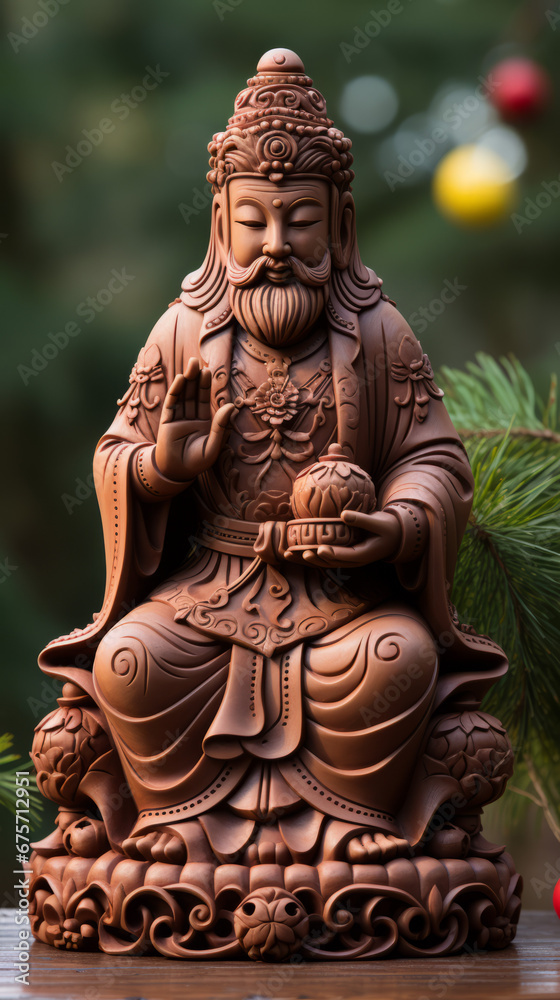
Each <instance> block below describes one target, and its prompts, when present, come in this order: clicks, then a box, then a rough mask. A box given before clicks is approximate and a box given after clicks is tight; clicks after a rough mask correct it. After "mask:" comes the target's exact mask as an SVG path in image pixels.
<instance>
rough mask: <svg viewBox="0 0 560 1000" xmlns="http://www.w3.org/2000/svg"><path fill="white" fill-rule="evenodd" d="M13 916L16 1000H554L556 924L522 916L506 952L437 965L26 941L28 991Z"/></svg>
mask: <svg viewBox="0 0 560 1000" xmlns="http://www.w3.org/2000/svg"><path fill="white" fill-rule="evenodd" d="M14 913H15V911H14V910H1V911H0V997H4V998H9V1000H18V998H20V997H26V998H28V1000H43V998H47V997H48V998H53V997H56V998H57V1000H207V998H216V1000H217V998H220V1000H221V998H222V997H223V998H225V1000H249V998H251V1000H264V998H267V1000H269V998H271V1000H284V998H285V1000H296V998H299V1000H307V998H313V1000H358V998H359V1000H362V998H366V997H367V998H369V1000H372V998H375V1000H392V998H399V1000H443V998H448V1000H485V998H486V997H488V998H490V997H492V998H497V1000H506V998H507V1000H514V998H516V997H527V998H530V1000H535V998H538V997H556V998H558V1000H560V921H559V920H558V919H557V917H556V916H555V914H554V913H550V912H548V913H540V912H538V913H537V912H535V911H528V912H526V913H523V914H522V917H521V922H520V926H519V931H518V935H517V938H516V941H515V944H514V945H512V946H511V947H510V948H507V949H506V950H505V951H497V952H496V951H495V952H486V953H481V954H479V955H474V956H473V955H471V954H466V953H463V954H460V955H457V956H455V957H454V958H440V959H395V960H393V959H386V960H384V961H374V962H340V963H338V964H335V963H330V962H329V963H314V962H311V963H304V964H298V965H289V964H288V965H265V964H260V963H259V964H257V963H253V962H215V963H213V964H211V963H209V962H179V961H173V960H171V959H164V958H160V957H158V958H155V957H154V958H128V959H126V958H125V959H122V958H121V959H113V958H111V957H110V956H109V955H102V954H100V953H99V952H95V953H84V952H67V951H65V952H60V951H57V950H56V949H55V948H50V947H48V946H47V945H44V944H38V943H37V942H36V941H34V942H33V944H32V946H31V949H30V968H31V971H30V975H29V986H28V987H26V986H20V985H19V984H17V983H14V975H15V974H16V973H15V971H14V969H13V961H14V956H15V954H16V952H15V951H14V945H15V944H16V942H17V940H18V937H17V933H18V927H16V924H15V922H14Z"/></svg>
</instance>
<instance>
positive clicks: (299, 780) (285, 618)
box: [40, 288, 507, 859]
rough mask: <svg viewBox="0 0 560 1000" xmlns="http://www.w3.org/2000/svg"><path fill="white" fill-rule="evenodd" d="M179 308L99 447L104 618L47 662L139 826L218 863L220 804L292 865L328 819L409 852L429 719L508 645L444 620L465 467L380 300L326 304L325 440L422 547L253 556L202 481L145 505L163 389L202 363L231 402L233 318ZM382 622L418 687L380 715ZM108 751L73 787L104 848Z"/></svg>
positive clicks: (437, 787) (400, 324)
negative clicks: (84, 715)
mask: <svg viewBox="0 0 560 1000" xmlns="http://www.w3.org/2000/svg"><path fill="white" fill-rule="evenodd" d="M185 299H187V301H190V300H188V297H187V296H183V300H178V301H177V302H176V303H174V304H172V306H171V307H170V308H169V310H168V311H167V312H166V313H165V314H164V316H163V317H162V318H161V319H160V321H159V322H158V323H157V324H156V326H155V328H154V330H153V331H152V333H151V335H150V337H149V339H148V342H147V344H146V347H145V348H144V349H143V351H142V352H141V354H140V356H139V359H138V362H137V364H136V366H135V369H134V370H133V375H132V376H131V388H130V390H129V392H128V393H127V394H126V395H125V397H123V401H122V405H121V408H120V410H119V413H118V415H117V417H116V418H115V420H114V422H113V424H112V425H111V427H110V428H109V430H108V431H107V433H106V434H105V435H104V436H103V437H102V439H101V441H100V442H99V445H98V447H97V449H96V454H95V460H94V475H95V481H96V488H97V492H98V498H99V504H100V509H101V514H102V519H103V526H104V538H105V552H106V563H107V584H106V592H105V598H104V602H103V606H102V609H101V611H100V613H99V614H98V615H97V616H96V618H95V621H94V622H93V623H92V624H91V625H89V626H88V627H87V628H86V629H83V630H76V632H74V633H72V634H71V635H69V636H66V637H62V638H61V639H58V640H55V641H54V642H53V643H51V644H50V645H49V646H47V647H46V649H45V650H44V651H43V653H42V654H41V657H40V665H41V667H42V669H43V670H44V671H45V672H46V673H48V674H51V675H53V676H56V677H59V678H61V679H65V680H71V681H74V682H75V683H76V684H78V685H79V686H81V687H82V688H83V690H84V691H87V692H88V693H89V694H90V695H91V696H92V697H93V698H94V699H95V700H96V701H97V702H98V703H100V704H101V706H102V708H103V709H104V711H105V713H106V715H107V719H108V722H109V728H110V731H111V735H112V737H113V741H114V743H115V746H116V749H117V750H118V753H119V758H120V763H121V765H122V767H123V770H124V774H125V776H126V780H127V782H128V784H129V786H130V788H131V789H132V792H133V795H134V804H135V807H136V809H137V811H138V815H137V816H134V818H136V824H135V827H134V830H135V832H140V831H142V830H147V829H151V828H153V827H154V826H157V825H159V824H169V823H170V822H173V821H175V822H176V821H178V820H184V819H186V818H189V819H190V818H191V817H194V816H197V817H199V818H200V821H201V823H202V824H203V826H204V829H205V832H206V834H207V836H208V837H209V839H210V841H211V842H212V843H213V845H214V848H215V850H216V844H218V853H219V850H220V845H219V841H220V825H221V820H222V817H223V813H222V812H221V811H220V810H221V809H224V808H225V807H226V804H227V808H228V809H230V810H233V811H234V812H235V815H236V816H238V817H239V823H240V824H241V827H240V832H239V838H238V841H239V843H241V842H242V841H243V840H244V839H245V840H246V839H247V830H248V828H249V827H250V825H251V823H253V824H254V822H255V821H256V820H257V819H259V818H260V819H262V820H263V821H267V820H268V821H269V820H270V816H271V815H275V816H277V817H278V816H282V818H281V820H280V821H279V822H280V823H281V824H283V825H284V828H285V830H286V836H285V839H287V841H288V842H290V843H291V844H292V845H295V848H294V849H293V851H292V853H293V854H294V856H299V857H300V858H302V859H303V858H305V857H306V856H308V855H309V849H310V846H309V845H310V843H311V842H310V840H309V830H310V829H311V828H313V836H314V837H315V841H316V838H317V835H318V830H319V828H320V826H321V824H322V823H323V821H324V818H325V816H327V817H330V820H331V822H332V824H334V825H336V824H338V826H339V827H340V826H341V825H343V826H345V827H347V828H348V830H350V829H354V828H356V829H358V828H360V827H365V828H368V827H369V828H376V829H382V830H386V831H388V832H401V833H404V834H405V835H406V836H407V837H408V838H409V840H410V841H411V842H416V841H418V839H420V837H421V835H422V833H423V831H424V829H425V827H426V824H427V823H428V822H429V819H430V816H431V814H432V812H433V810H434V808H437V806H438V805H439V804H441V802H443V801H444V800H445V797H446V793H447V791H448V788H447V786H446V779H445V778H442V777H441V776H439V775H438V776H434V779H433V783H432V784H433V787H432V788H431V789H430V794H429V795H427V796H426V794H425V790H424V796H423V799H422V801H420V799H419V798H418V797H416V798H415V796H414V794H413V793H411V794H407V792H408V788H409V786H410V784H411V781H412V780H413V772H414V766H415V762H416V761H417V759H418V757H419V754H420V753H421V748H422V739H423V736H424V733H425V731H426V726H427V723H428V721H429V718H430V717H431V715H432V714H433V713H434V711H436V710H440V709H442V708H444V707H446V706H447V705H450V704H451V703H452V701H453V699H455V700H460V699H461V698H466V699H467V700H468V699H469V698H470V699H475V701H479V700H480V698H481V697H482V696H483V695H484V693H485V691H486V690H487V689H488V688H489V687H490V685H491V684H492V683H494V681H495V680H496V679H497V678H498V677H500V676H501V675H502V674H503V673H504V672H505V670H506V669H507V663H506V660H505V657H504V654H503V652H502V650H501V649H499V647H497V646H496V645H495V644H494V643H492V642H491V641H490V640H489V639H488V638H486V637H484V636H479V635H477V634H476V633H475V632H474V630H472V629H465V628H464V627H461V626H459V623H458V619H457V617H456V614H455V612H454V609H453V606H452V605H451V603H450V595H449V592H450V587H451V583H452V579H453V571H454V567H455V562H456V558H457V551H458V547H459V544H460V541H461V537H462V534H463V532H464V530H465V525H466V521H467V517H468V513H469V510H470V505H471V502H472V476H471V472H470V468H469V464H468V459H467V457H466V454H465V451H464V448H463V446H462V444H461V442H460V440H459V438H458V435H457V433H456V432H455V430H454V428H453V426H452V424H451V421H450V419H449V417H448V415H447V412H446V410H445V407H444V404H443V402H442V401H441V398H440V394H439V393H438V391H437V390H436V389H435V388H434V384H433V377H432V373H431V369H430V367H429V362H428V361H427V358H426V356H425V355H423V354H422V351H421V348H420V345H419V344H418V342H417V340H416V338H415V337H414V335H413V333H412V331H411V330H410V328H409V327H408V325H407V324H406V323H405V321H404V320H403V318H402V317H401V316H400V314H399V313H398V312H397V310H396V309H395V307H394V306H393V305H392V304H391V303H390V302H388V301H387V300H386V299H385V298H384V297H383V296H381V293H380V289H379V288H378V289H377V294H374V295H373V296H371V297H370V300H369V302H368V303H367V305H366V307H365V308H363V309H362V310H361V311H359V312H356V311H353V310H351V309H350V308H348V307H347V306H346V305H345V303H344V300H343V299H342V298H341V297H339V298H335V297H334V296H331V300H330V303H329V309H328V312H327V314H326V318H328V338H329V352H330V359H331V364H332V388H333V395H334V402H335V411H334V412H335V425H334V431H335V435H336V437H335V439H337V440H338V443H339V445H340V446H341V447H342V448H343V449H344V451H345V453H346V454H347V455H348V458H349V460H350V461H352V462H355V463H357V464H358V465H360V466H361V468H363V469H364V470H366V471H367V472H368V473H369V474H370V476H371V478H372V479H373V481H374V483H375V486H376V490H377V496H378V509H380V510H381V509H383V508H385V507H387V506H388V505H389V504H390V505H392V509H393V510H394V511H395V512H397V514H398V516H399V517H401V518H402V522H403V526H405V528H406V519H407V517H408V516H409V514H410V510H409V509H407V508H410V507H412V509H414V505H417V506H419V507H421V508H422V510H423V511H424V513H425V515H426V517H427V521H428V538H427V543H426V545H425V547H424V549H423V551H422V552H421V554H420V555H419V556H417V557H416V558H413V559H410V558H404V559H399V558H397V559H396V560H395V561H394V562H393V565H391V566H389V565H388V564H386V563H384V564H381V565H378V564H376V565H374V566H372V567H371V568H370V571H369V573H367V572H366V574H365V577H364V573H363V572H361V573H356V574H353V573H349V574H343V576H345V577H348V579H342V578H341V577H340V575H339V576H337V574H336V573H334V574H330V575H328V574H325V573H324V572H323V571H321V570H318V569H316V568H311V567H303V566H292V565H290V566H284V565H282V566H278V565H271V563H270V561H265V560H263V559H261V558H260V556H259V554H258V553H256V552H255V549H254V543H255V541H256V538H257V532H258V530H259V527H260V525H259V524H258V523H257V524H256V523H254V522H253V521H246V522H245V528H246V531H245V538H243V537H242V536H243V532H242V531H241V532H240V523H241V522H240V518H239V512H236V511H232V512H228V513H224V507H223V505H220V504H218V505H217V510H214V511H211V510H210V511H209V509H208V504H210V506H211V505H212V496H213V491H212V489H211V488H209V487H208V477H206V479H205V480H204V477H201V478H202V479H203V480H204V482H200V483H198V484H196V491H197V493H198V502H197V504H194V503H193V498H194V494H195V489H194V488H188V489H187V490H185V491H184V492H183V493H182V494H180V495H179V496H175V497H174V498H173V499H166V498H161V497H157V496H154V495H153V493H150V492H148V491H147V490H143V488H142V484H141V480H140V481H139V478H138V474H137V472H136V460H137V455H138V452H139V451H140V450H141V449H142V448H145V447H146V446H147V445H153V444H154V443H155V440H156V435H157V428H158V424H159V420H160V415H161V407H162V404H163V400H164V398H165V393H166V391H167V388H168V387H169V385H170V384H171V382H172V380H173V377H174V376H175V374H176V373H177V372H182V371H184V370H185V368H186V365H187V362H188V360H189V358H191V357H198V358H199V359H200V360H201V362H202V363H204V364H206V365H208V366H209V367H210V369H211V371H212V374H213V390H212V406H213V409H214V410H215V409H216V408H217V407H218V406H219V405H221V404H222V403H224V402H226V401H228V399H229V398H230V393H231V371H230V369H231V363H232V350H233V340H234V330H235V328H234V324H233V323H232V321H231V317H230V316H226V317H225V321H224V315H223V314H221V315H220V314H218V315H215V313H214V314H213V313H212V312H210V313H208V312H206V313H201V312H199V311H197V310H196V309H193V308H191V306H190V305H188V304H187V301H185ZM333 302H334V304H333ZM312 461H315V458H313V459H312V460H310V461H309V463H308V464H312ZM298 471H299V469H298ZM201 497H203V498H204V503H205V505H206V509H204V508H202V509H201V506H200V499H201ZM399 503H402V504H404V505H405V506H403V508H402V512H401V511H400V509H399V506H398V505H399ZM209 513H210V515H218V519H217V520H216V517H215V516H210V517H208V514H209ZM231 513H233V515H235V514H236V513H237V515H238V516H237V517H235V516H233V517H230V516H228V514H231ZM241 527H243V525H241ZM216 535H218V536H220V537H219V538H218V541H216ZM212 538H213V540H212ZM193 546H194V552H193ZM189 550H190V551H189ZM327 576H328V577H329V579H330V581H331V583H330V585H329V586H328V587H327V586H325V585H324V582H325V579H326V578H327ZM364 580H365V583H364ZM384 581H385V583H384ZM384 601H385V604H384V603H383V602H384ZM387 602H389V603H387ZM136 605H137V606H138V607H137V608H136V610H134V608H135V606H136ZM131 609H132V610H131ZM387 615H389V616H391V623H392V625H391V632H390V636H389V642H391V641H394V634H395V628H396V626H395V622H396V620H397V619H399V620H401V621H402V623H403V631H402V636H403V639H402V642H401V645H402V646H403V647H404V646H407V649H405V650H404V652H403V658H402V662H401V666H400V671H401V674H402V673H403V672H406V671H409V670H410V676H411V677H412V668H413V667H415V666H418V663H419V662H420V664H421V663H422V662H424V664H425V666H426V669H425V670H424V672H423V673H424V681H423V682H422V683H418V684H411V685H410V686H409V688H407V692H409V691H410V692H411V693H409V694H406V693H403V694H402V696H401V697H400V698H399V701H398V704H397V705H396V707H395V712H394V713H389V714H388V715H384V714H383V712H381V713H380V712H378V711H376V710H375V709H374V707H373V706H374V704H375V699H376V697H377V696H378V695H379V694H382V693H383V691H384V690H387V689H388V688H387V686H388V685H389V684H390V683H391V677H393V676H394V668H395V664H394V663H393V662H392V660H393V654H392V652H391V651H388V650H387V649H386V648H385V647H384V646H383V642H384V641H387V636H386V632H387V630H386V629H385V630H384V620H385V617H384V616H387ZM399 616H400V618H399ZM116 623H118V624H116ZM397 631H398V629H397ZM399 634H401V633H399ZM430 636H431V638H432V640H433V641H431V642H430V641H429V637H430ZM103 637H104V638H103ZM123 637H125V638H126V643H124V645H123V641H122V638H123ZM100 640H102V642H101V647H100V649H99V652H98V662H99V657H100V655H101V652H102V650H104V649H105V662H106V663H108V664H109V673H110V672H112V675H114V677H120V678H121V679H123V682H122V684H121V689H122V691H123V694H122V696H121V695H117V696H116V699H115V700H114V701H113V703H111V699H110V698H109V699H108V698H107V697H106V694H105V696H104V694H103V684H102V683H101V687H100V683H99V681H98V682H97V684H94V682H93V677H92V673H91V666H92V664H93V659H94V655H95V651H96V649H97V648H98V646H99V643H100ZM427 640H428V642H427ZM399 642H400V640H399ZM111 644H112V645H111ZM434 649H437V650H438V651H439V653H440V656H439V665H438V664H437V662H436V661H435V660H434V656H433V653H434ZM154 650H155V652H154ZM341 650H344V653H343V655H341ZM154 658H155V660H156V661H157V665H158V668H161V667H162V666H163V671H164V674H165V685H164V690H163V689H162V685H161V684H159V683H158V681H157V676H158V674H157V671H156V670H155V667H154V664H153V662H152V661H153V660H154ZM422 658H423V661H422ZM186 664H188V669H185V665H186ZM391 668H393V669H391ZM384 671H385V672H384ZM106 673H107V672H106ZM420 673H421V674H422V669H420ZM140 678H142V682H141V685H140V680H139V679H140ZM119 683H121V682H119ZM139 686H141V688H142V691H141V694H142V698H141V699H140V701H138V703H136V701H135V698H136V695H135V694H134V691H135V690H136V688H138V687H139ZM115 690H116V689H115ZM119 690H120V689H119ZM284 694H285V695H286V704H285V705H283V698H284ZM128 695H129V697H128V700H127V696H128ZM119 698H120V701H119ZM142 699H143V700H142ZM148 706H149V707H150V711H148V710H147V707H148ZM284 708H285V709H286V714H285V715H283V710H284ZM111 756H112V759H110V758H111ZM107 758H108V759H107V760H104V759H102V760H101V761H99V762H98V765H97V769H96V770H95V771H94V773H93V774H91V775H88V778H87V779H86V782H88V783H89V784H88V789H85V790H86V791H87V790H89V794H91V797H92V798H93V799H94V800H95V801H97V803H98V805H99V807H100V808H101V811H102V813H104V812H107V816H106V823H107V826H108V830H109V835H110V838H111V842H112V843H113V844H115V845H118V844H119V843H120V842H121V841H122V839H123V837H124V836H127V835H128V833H130V819H131V817H132V816H133V815H134V810H133V809H132V810H130V809H129V810H128V812H127V811H126V810H124V809H123V810H121V811H120V812H119V810H114V809H113V810H108V811H107V810H104V803H105V802H106V799H107V794H108V789H112V788H114V786H115V780H116V779H115V774H116V773H118V768H116V766H115V753H114V751H112V755H111V754H109V755H107ZM449 790H450V789H449ZM302 802H303V803H305V804H306V805H307V807H308V809H307V819H306V822H305V824H303V826H304V827H305V830H306V831H307V832H306V833H305V835H304V834H303V833H302V830H301V827H302V824H301V823H300V820H299V819H298V815H299V813H298V808H299V807H300V806H301V803H302ZM273 806H274V807H275V808H272V807H273ZM350 814H352V816H351V815H350ZM311 815H312V816H313V817H314V818H313V819H310V816H311ZM247 824H249V827H248V825H247ZM298 824H299V826H298ZM333 836H334V834H333ZM290 838H291V841H290ZM312 839H313V838H312ZM315 841H314V842H315ZM298 850H299V854H298ZM306 852H307V853H306Z"/></svg>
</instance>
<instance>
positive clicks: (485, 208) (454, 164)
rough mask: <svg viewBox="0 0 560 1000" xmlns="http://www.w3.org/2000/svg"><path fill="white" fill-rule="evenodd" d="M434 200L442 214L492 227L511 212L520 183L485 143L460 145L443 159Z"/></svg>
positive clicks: (473, 223) (466, 224) (452, 218)
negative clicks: (480, 144) (481, 144)
mask: <svg viewBox="0 0 560 1000" xmlns="http://www.w3.org/2000/svg"><path fill="white" fill-rule="evenodd" d="M433 196H434V201H435V203H436V205H437V207H438V208H439V210H440V212H442V214H443V215H446V216H447V218H449V219H451V220H452V221H453V222H458V223H461V224H462V225H465V226H491V225H492V224H493V223H496V222H500V221H501V220H502V219H504V218H505V217H506V216H507V215H509V214H510V212H511V211H512V209H513V208H514V206H515V203H516V201H517V184H516V182H515V180H514V179H513V178H512V175H511V170H510V168H509V166H508V164H507V163H506V161H505V160H503V159H502V157H501V156H498V154H497V153H494V152H493V151H492V150H490V149H486V148H485V147H484V146H477V145H475V144H472V145H468V146H458V147H457V149H454V150H452V151H451V152H450V153H447V155H446V156H444V157H443V159H442V160H440V162H439V164H438V166H437V169H436V172H435V174H434V180H433Z"/></svg>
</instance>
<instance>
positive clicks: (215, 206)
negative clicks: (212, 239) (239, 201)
mask: <svg viewBox="0 0 560 1000" xmlns="http://www.w3.org/2000/svg"><path fill="white" fill-rule="evenodd" d="M223 197H226V198H227V194H226V192H224V191H222V192H220V194H216V195H214V201H213V203H212V229H213V231H214V233H215V235H216V243H217V246H218V253H219V255H220V260H221V262H222V264H223V265H224V266H226V264H227V259H228V243H229V237H228V234H227V232H225V226H224V223H225V222H226V217H225V213H224V209H223V205H222V198H223Z"/></svg>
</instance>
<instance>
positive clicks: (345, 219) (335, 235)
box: [331, 190, 356, 271]
mask: <svg viewBox="0 0 560 1000" xmlns="http://www.w3.org/2000/svg"><path fill="white" fill-rule="evenodd" d="M332 221H333V225H332V227H331V232H332V261H333V264H334V266H335V267H336V268H337V269H338V270H339V271H344V270H345V268H347V267H348V265H349V263H350V260H351V257H352V252H353V249H354V244H355V240H356V207H355V205H354V199H353V197H352V195H351V194H350V192H349V191H344V193H343V194H341V195H338V190H337V192H336V196H335V197H334V198H333V213H332Z"/></svg>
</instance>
